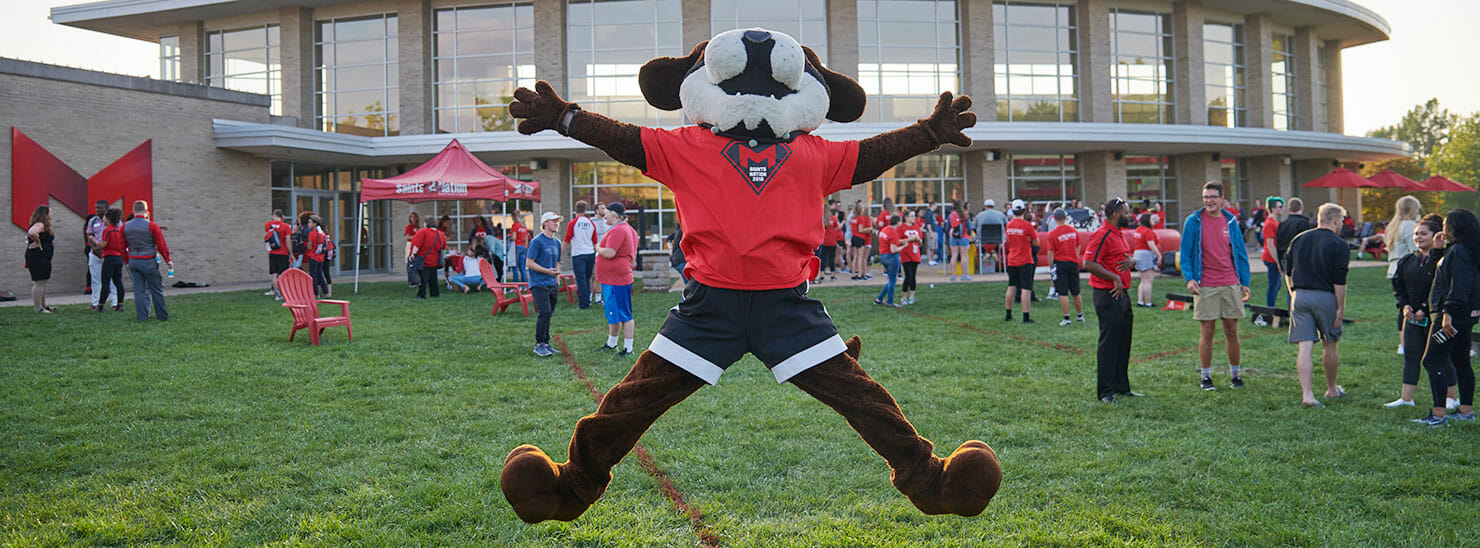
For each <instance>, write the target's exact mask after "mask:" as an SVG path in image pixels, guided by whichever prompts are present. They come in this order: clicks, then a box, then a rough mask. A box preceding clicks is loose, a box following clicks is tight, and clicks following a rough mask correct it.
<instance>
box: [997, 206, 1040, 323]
mask: <svg viewBox="0 0 1480 548" xmlns="http://www.w3.org/2000/svg"><path fill="white" fill-rule="evenodd" d="M1030 212H1031V210H1030V209H1029V208H1028V204H1027V203H1024V202H1023V201H1022V200H1013V201H1012V214H1013V215H1015V216H1016V217H1017V218H1015V219H1013V220H1011V221H1008V222H1007V229H1006V230H1004V231H1003V232H1004V233H1005V234H1006V237H1005V238H1004V240H1005V241H1004V242H1003V247H1005V248H1006V254H1007V295H1006V302H1007V305H1006V308H1007V314H1006V317H1005V318H1004V320H1006V321H1009V322H1010V321H1012V299H1013V297H1017V299H1018V300H1019V301H1021V302H1022V308H1023V323H1037V322H1035V321H1033V318H1032V316H1030V315H1029V314H1030V310H1029V308H1030V307H1031V305H1032V304H1033V273H1034V269H1035V268H1037V266H1036V265H1035V264H1034V263H1033V244H1035V243H1037V242H1038V231H1037V230H1035V229H1034V228H1033V223H1032V222H1031V221H1029V220H1028V214H1029V213H1030Z"/></svg>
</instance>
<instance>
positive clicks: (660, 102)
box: [637, 40, 709, 110]
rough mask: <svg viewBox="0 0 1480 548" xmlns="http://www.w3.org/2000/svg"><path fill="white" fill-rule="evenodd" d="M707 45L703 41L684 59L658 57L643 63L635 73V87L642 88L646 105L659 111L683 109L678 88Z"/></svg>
mask: <svg viewBox="0 0 1480 548" xmlns="http://www.w3.org/2000/svg"><path fill="white" fill-rule="evenodd" d="M708 45H709V41H708V40H705V41H703V42H699V45H697V46H694V49H693V51H690V52H689V54H688V55H686V56H684V57H658V58H656V59H653V60H651V61H648V62H646V63H643V64H642V68H641V69H639V70H638V71H637V86H638V87H639V88H642V97H643V98H644V99H647V102H648V104H649V105H652V106H654V107H657V108H659V109H661V110H678V109H681V108H683V103H682V102H680V101H679V100H678V90H679V87H681V86H682V85H683V80H684V77H686V76H688V74H689V70H690V69H692V68H694V64H695V63H698V62H699V60H700V59H702V58H703V57H704V47H705V46H708Z"/></svg>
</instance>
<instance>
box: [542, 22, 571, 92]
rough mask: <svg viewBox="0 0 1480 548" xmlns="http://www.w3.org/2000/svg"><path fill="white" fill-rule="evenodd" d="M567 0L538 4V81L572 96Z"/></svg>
mask: <svg viewBox="0 0 1480 548" xmlns="http://www.w3.org/2000/svg"><path fill="white" fill-rule="evenodd" d="M565 23H566V12H565V0H535V2H534V77H535V78H536V79H539V80H544V81H546V82H549V83H550V87H552V88H554V89H555V92H556V93H559V94H560V95H562V96H567V97H568V96H569V95H570V92H569V90H568V89H566V88H567V87H568V83H569V82H568V80H569V78H568V74H569V71H568V70H567V69H566V55H565V43H566V40H565V29H566V24H565Z"/></svg>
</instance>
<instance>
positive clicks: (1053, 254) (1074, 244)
mask: <svg viewBox="0 0 1480 548" xmlns="http://www.w3.org/2000/svg"><path fill="white" fill-rule="evenodd" d="M1053 220H1054V222H1055V223H1058V225H1059V226H1056V227H1054V229H1053V230H1052V231H1049V233H1048V253H1049V256H1050V260H1051V261H1053V267H1052V270H1051V274H1052V276H1053V288H1054V291H1055V292H1057V293H1058V294H1059V312H1061V313H1063V314H1064V319H1063V320H1060V321H1059V327H1063V326H1066V325H1069V299H1070V298H1071V297H1072V298H1073V300H1074V313H1075V314H1078V315H1079V321H1080V322H1083V321H1084V298H1083V297H1080V296H1079V230H1077V229H1075V228H1074V227H1072V226H1069V212H1067V211H1064V209H1063V208H1059V209H1055V210H1054V211H1053Z"/></svg>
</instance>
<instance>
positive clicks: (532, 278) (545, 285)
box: [524, 211, 560, 357]
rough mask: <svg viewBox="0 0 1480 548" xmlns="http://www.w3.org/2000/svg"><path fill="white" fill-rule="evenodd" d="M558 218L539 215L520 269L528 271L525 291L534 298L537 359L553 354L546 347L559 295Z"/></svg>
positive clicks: (552, 350) (551, 212)
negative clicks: (536, 229) (537, 313)
mask: <svg viewBox="0 0 1480 548" xmlns="http://www.w3.org/2000/svg"><path fill="white" fill-rule="evenodd" d="M559 232H560V215H559V214H556V213H555V212H553V211H546V212H545V214H544V215H540V234H539V236H535V237H534V239H533V240H531V241H530V242H529V248H528V249H527V250H526V252H525V257H524V266H525V268H527V269H528V270H529V292H530V293H531V294H533V295H534V308H535V310H537V311H539V315H538V316H537V317H536V318H535V322H534V353H535V355H538V356H540V357H546V356H551V355H554V354H555V349H554V348H553V347H551V346H550V317H551V316H553V315H555V303H556V302H558V301H559V299H557V298H556V297H558V296H559V295H560V293H559V291H558V290H557V286H556V280H557V279H558V278H559V277H560V238H558V237H556V234H558V233H559Z"/></svg>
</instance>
